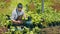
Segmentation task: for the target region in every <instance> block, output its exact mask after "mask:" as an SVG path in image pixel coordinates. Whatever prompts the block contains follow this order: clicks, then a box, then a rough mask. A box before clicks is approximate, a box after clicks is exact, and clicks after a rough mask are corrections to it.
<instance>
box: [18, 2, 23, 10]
mask: <svg viewBox="0 0 60 34" xmlns="http://www.w3.org/2000/svg"><path fill="white" fill-rule="evenodd" d="M22 8H23V6H22V4H21V3H19V4H18V5H17V9H18V11H21V10H22Z"/></svg>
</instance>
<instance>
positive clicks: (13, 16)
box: [11, 11, 15, 20]
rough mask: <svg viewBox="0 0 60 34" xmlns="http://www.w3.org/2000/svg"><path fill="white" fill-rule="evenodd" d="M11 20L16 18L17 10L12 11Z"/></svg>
mask: <svg viewBox="0 0 60 34" xmlns="http://www.w3.org/2000/svg"><path fill="white" fill-rule="evenodd" d="M11 20H15V12H14V11H13V12H12V15H11Z"/></svg>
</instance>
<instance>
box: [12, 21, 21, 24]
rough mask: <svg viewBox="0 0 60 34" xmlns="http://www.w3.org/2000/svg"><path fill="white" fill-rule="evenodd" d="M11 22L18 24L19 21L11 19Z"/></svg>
mask: <svg viewBox="0 0 60 34" xmlns="http://www.w3.org/2000/svg"><path fill="white" fill-rule="evenodd" d="M12 22H13V23H16V24H20V23H21V21H16V20H12Z"/></svg>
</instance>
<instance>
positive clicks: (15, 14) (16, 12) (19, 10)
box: [11, 3, 26, 25]
mask: <svg viewBox="0 0 60 34" xmlns="http://www.w3.org/2000/svg"><path fill="white" fill-rule="evenodd" d="M22 8H23V6H22V4H21V3H19V4H18V5H17V8H16V9H14V10H13V12H12V16H11V20H12V22H13V24H15V25H18V24H21V21H19V20H18V21H17V20H16V19H17V17H18V16H21V15H22V16H24V17H26V16H25V14H24V11H23V10H22Z"/></svg>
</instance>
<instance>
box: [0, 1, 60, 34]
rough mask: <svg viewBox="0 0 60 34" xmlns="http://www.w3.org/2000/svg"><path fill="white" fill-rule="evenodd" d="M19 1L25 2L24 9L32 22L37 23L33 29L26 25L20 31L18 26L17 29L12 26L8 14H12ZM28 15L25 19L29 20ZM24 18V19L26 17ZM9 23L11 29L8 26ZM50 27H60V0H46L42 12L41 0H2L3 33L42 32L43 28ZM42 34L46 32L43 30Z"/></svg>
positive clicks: (35, 33) (0, 28) (24, 33)
mask: <svg viewBox="0 0 60 34" xmlns="http://www.w3.org/2000/svg"><path fill="white" fill-rule="evenodd" d="M18 3H22V4H23V10H24V12H25V14H26V16H27V17H29V16H30V17H31V18H30V19H31V21H32V24H33V25H35V26H34V28H33V29H32V30H30V28H27V27H24V29H23V31H20V30H19V27H18V26H17V28H18V30H15V27H14V26H11V20H10V19H9V18H8V16H7V15H9V16H11V13H12V11H13V10H14V9H15V8H16V6H17V4H18ZM27 17H26V19H25V20H28V18H27ZM22 19H23V20H24V17H23V18H22ZM9 24H10V29H8V28H7V27H8V25H9ZM51 27H52V28H51ZM42 28H43V29H42ZM49 28H50V29H58V28H60V0H57V1H56V0H45V1H44V12H42V1H41V0H0V33H1V34H40V32H41V31H42V30H44V29H46V30H47V29H49ZM46 30H45V31H46ZM48 31H49V30H48ZM58 31H59V30H58ZM55 32H56V31H55ZM59 32H60V31H59ZM42 34H45V33H44V32H43V33H42ZM50 34H53V33H50ZM55 34H57V33H55ZM58 34H60V33H58Z"/></svg>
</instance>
